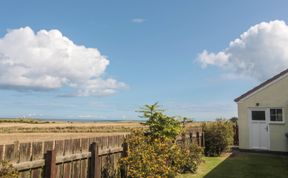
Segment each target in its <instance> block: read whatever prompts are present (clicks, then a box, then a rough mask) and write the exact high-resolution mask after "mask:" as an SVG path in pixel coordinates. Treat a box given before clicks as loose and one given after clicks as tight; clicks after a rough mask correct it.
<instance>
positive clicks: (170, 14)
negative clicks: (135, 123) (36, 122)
mask: <svg viewBox="0 0 288 178" xmlns="http://www.w3.org/2000/svg"><path fill="white" fill-rule="evenodd" d="M287 5H288V3H287V2H286V1H281V0H279V1H272V0H271V1H268V0H267V1H260V0H259V1H256V0H255V1H248V0H243V1H234V2H232V1H228V0H220V1H207V0H202V1H188V0H183V1H162V0H158V1H152V0H151V1H150V0H149V1H132V0H131V1H128V0H123V1H111V0H107V1H73V0H72V1H54V0H51V1H45V2H44V1H14V0H9V1H2V2H1V7H2V8H1V11H0V38H1V39H3V38H4V36H5V34H9V33H10V32H11V31H13V29H14V30H15V29H16V30H17V29H20V28H24V27H27V28H26V30H27V31H29V30H30V31H31V30H32V31H33V32H34V33H37V32H38V31H39V30H43V29H44V30H45V31H46V32H49V31H50V30H52V29H57V31H59V32H61V33H62V35H63V36H65V37H67V38H68V39H69V40H70V41H73V42H74V44H76V45H78V46H79V45H83V46H85V50H84V52H83V53H81V54H86V53H88V52H87V50H86V48H96V49H97V50H99V52H100V53H101V56H103V57H105V60H106V61H109V65H107V66H106V67H105V69H104V71H103V72H102V73H101V75H100V76H97V77H95V76H94V75H92V74H91V75H89V76H88V77H86V78H85V80H87V81H85V82H83V81H80V80H78V79H77V80H72V78H71V79H69V81H68V82H62V80H61V82H62V83H60V84H59V85H56V84H55V85H53V87H52V89H51V88H48V89H47V88H45V87H46V86H45V87H43V86H44V84H43V85H42V83H41V87H42V88H41V87H40V89H39V86H40V84H39V85H38V84H37V85H36V84H35V85H34V86H27V85H26V84H25V85H24V84H23V86H22V85H21V86H18V85H16V84H15V82H16V80H14V79H11V81H7V80H6V79H3V82H1V79H0V86H1V90H0V97H1V100H0V108H1V109H0V117H22V116H27V117H29V116H31V117H40V118H61V119H67V118H75V119H81V118H82V119H137V113H136V112H135V110H137V109H138V108H139V107H140V106H142V105H144V104H152V103H154V102H159V103H160V104H161V105H162V106H163V108H164V109H166V113H167V114H170V115H181V116H186V117H190V118H194V119H196V120H212V119H215V118H219V117H226V118H229V117H232V116H236V115H237V108H236V104H235V103H234V101H233V100H234V98H236V97H238V96H239V95H241V94H243V93H244V92H245V91H247V90H248V89H251V87H253V86H255V85H257V84H259V83H260V82H261V81H263V80H265V79H267V78H268V77H270V76H271V75H274V74H275V73H277V72H280V71H281V70H282V69H283V66H284V67H287V65H286V64H287V62H286V61H285V56H284V57H283V60H281V62H282V63H283V64H284V65H280V67H279V66H278V67H275V69H273V72H271V73H263V71H266V70H269V68H268V67H269V66H268V65H267V64H270V63H265V60H264V59H263V60H262V61H261V60H260V59H259V58H257V56H256V58H255V56H252V57H251V58H250V56H251V55H250V54H251V53H249V50H245V51H244V53H245V54H246V52H247V51H248V52H247V55H244V57H245V59H243V60H244V61H245V60H246V59H247V60H248V59H249V61H248V62H247V60H246V61H245V62H246V63H245V62H244V63H245V64H247V63H249V64H250V60H251V61H254V62H253V66H258V67H254V68H253V69H251V70H249V71H246V70H245V69H244V68H245V67H244V68H241V69H239V68H237V66H238V65H239V63H235V62H231V61H235V58H236V57H235V58H233V56H239V55H238V53H237V54H235V53H236V52H235V51H237V49H238V48H237V49H235V48H234V47H229V43H230V42H231V41H234V40H235V39H237V38H240V39H241V37H240V35H241V34H242V33H244V32H247V31H248V30H249V28H250V27H252V26H256V27H255V28H259V29H261V27H262V26H264V27H263V28H265V27H267V26H268V27H270V26H276V27H277V28H278V27H279V26H281V24H280V25H279V23H277V24H274V23H269V22H271V21H275V20H281V22H287V21H288V11H287V8H286V7H287ZM261 22H266V23H267V24H266V25H265V24H264V25H263V24H262V26H260V25H259V24H260V23H261ZM257 24H258V25H259V26H257ZM285 25H286V24H284V25H283V24H282V27H283V28H284V29H285ZM268 27H267V28H268ZM276 27H275V28H276ZM28 28H29V29H28ZM263 28H262V29H263ZM279 28H281V27H279ZM285 30H286V29H285ZM19 33H21V34H22V32H19ZM271 33H272V34H273V31H272V32H271V31H268V32H267V31H264V32H263V34H264V35H265V34H266V35H267V34H271ZM275 33H276V34H279V31H276V32H275ZM25 34H26V33H25ZM249 34H250V33H248V37H247V40H246V38H244V37H243V39H242V40H243V41H245V40H246V41H245V42H247V41H248V42H250V40H249V39H250V38H252V37H253V34H252V37H251V35H250V36H249ZM257 34H258V33H257ZM257 34H256V37H257V39H258V37H259V36H261V34H262V33H261V30H260V32H259V34H260V35H257ZM285 34H286V33H283V34H281V35H280V37H279V38H281V39H282V37H283V38H284V35H285ZM254 35H255V34H254ZM11 36H12V35H11ZM262 36H263V35H262ZM262 36H261V37H262ZM267 36H269V35H267ZM278 36H279V35H278ZM18 37H19V36H16V37H15V38H13V39H14V44H15V43H17V41H18V40H19V39H18ZM259 38H260V37H259ZM253 39H254V38H253ZM265 40H266V41H269V38H264V42H265ZM3 41H4V40H3ZM20 41H21V40H20ZM248 42H247V43H248ZM260 42H263V40H260ZM264 42H263V43H264ZM284 42H286V41H285V40H284ZM2 43H3V44H2V46H1V44H0V53H1V50H2V53H3V54H4V55H6V56H8V57H9V54H11V56H13V55H14V54H15V53H19V56H22V52H21V50H20V51H13V50H14V49H13V45H14V44H13V43H12V44H11V43H10V42H9V40H6V41H4V42H2ZM19 43H21V42H19ZM23 43H24V42H23ZM25 44H26V43H25ZM249 44H250V43H249ZM252 44H254V45H257V44H258V43H252ZM23 45H24V44H23ZM7 46H8V47H11V46H12V47H11V48H9V50H6V48H8V47H7ZM24 46H25V45H24ZM275 46H276V45H274V46H273V47H275ZM25 47H27V46H25ZM264 47H267V46H264ZM264 47H263V48H264ZM27 48H28V47H27ZM230 48H231V49H230ZM273 49H274V48H273ZM277 49H278V48H277V47H275V49H274V50H275V51H277ZM204 50H207V51H206V52H207V55H206V57H205V56H204V53H203V52H204ZM281 50H284V51H285V50H286V49H281ZM3 51H4V52H3ZM6 51H8V52H7V54H6ZM221 52H223V54H224V57H223V56H222V57H221V55H220V54H221ZM268 52H269V54H271V56H274V57H275V56H276V55H274V52H273V51H269V50H268ZM201 54H203V55H202V56H201ZM218 54H219V55H218ZM230 54H232V55H230ZM241 54H242V53H241ZM277 54H278V53H277ZM23 55H24V56H25V55H26V53H24V52H23ZM89 55H90V53H89ZM91 55H92V54H91ZM93 55H94V53H93ZM213 55H214V56H213ZM261 55H263V54H261ZM261 55H260V54H259V55H258V56H261ZM19 56H18V57H19ZM203 56H204V57H203ZM215 56H216V57H215ZM219 56H220V57H219ZM227 56H229V57H227ZM231 56H232V57H231ZM247 56H248V57H247ZM26 57H27V56H26ZM98 57H99V56H98ZM240 57H241V56H240ZM240 57H239V61H242V59H241V58H240ZM253 57H254V58H253ZM56 58H57V57H56ZM78 58H79V57H78ZM78 58H77V57H75V60H77V59H78ZM1 59H2V58H1V56H0V61H1ZM3 59H4V58H3ZM237 59H238V58H237ZM11 60H14V58H12V57H11ZM25 60H26V59H25ZM47 60H50V58H47ZM53 60H54V59H53ZM81 60H82V59H81ZM91 60H92V61H93V59H91ZM227 60H228V61H229V62H227ZM273 60H274V58H273V59H272V58H271V59H270V58H269V59H267V61H269V62H271V61H272V62H273ZM211 61H212V62H211ZM223 61H224V62H223ZM239 61H238V62H239ZM263 61H264V62H263ZM283 61H284V62H283ZM22 62H23V61H22ZM34 62H35V61H34ZM46 62H47V61H45V60H43V66H46V65H47V66H48V64H50V62H47V63H46ZM81 62H82V63H83V62H84V63H85V60H82V61H81ZM24 63H27V65H30V63H29V59H27V60H26V61H24ZM75 64H78V63H77V61H76V62H75ZM241 64H242V63H241ZM97 65H98V63H97V64H95V67H96V68H97ZM33 66H34V67H35V65H34V63H33V65H32V64H31V66H30V67H33ZM59 66H60V64H59ZM2 67H3V66H2ZM56 67H57V61H56V63H55V68H56ZM62 67H63V68H61V67H59V70H61V69H63V70H64V69H65V70H66V69H67V70H68V69H69V71H70V68H67V66H62ZM86 67H87V66H86ZM51 68H53V66H52V67H51V66H50V67H49V68H48V67H47V68H45V69H47V70H51ZM0 69H2V68H1V65H0ZM73 69H76V68H73ZM77 69H78V68H77ZM2 70H3V69H2ZM14 70H16V69H15V68H12V67H11V71H14ZM43 70H44V69H43ZM57 70H58V69H57ZM57 70H56V69H55V71H56V73H57ZM3 71H4V70H3ZM3 71H2V72H1V71H0V78H1V75H2V77H3V78H7V76H8V74H7V73H5V71H4V72H3ZM31 71H32V73H33V74H35V73H37V72H35V70H34V69H31V70H30V69H29V72H31ZM251 71H256V72H255V73H254V72H253V73H252V72H251ZM258 71H259V72H258ZM78 72H80V73H81V72H83V73H85V72H86V71H85V70H82V71H81V70H80V69H79V71H78ZM257 72H258V73H257ZM29 74H30V73H29ZM31 75H32V74H31ZM35 75H36V74H35ZM37 75H38V74H37ZM41 75H43V76H44V74H43V73H41ZM47 75H48V74H47ZM47 75H46V74H45V76H47ZM59 75H60V74H59ZM63 75H64V74H63ZM65 75H66V74H65ZM67 75H68V74H67ZM69 75H70V74H69ZM87 75H88V74H87ZM29 76H30V75H29ZM61 76H62V74H61ZM85 76H86V75H85ZM259 76H263V77H259ZM66 77H68V78H69V77H70V76H66ZM89 77H90V78H89ZM35 78H36V77H32V78H30V79H31V81H30V79H29V82H33V81H32V80H33V79H35ZM95 78H96V79H99V80H100V79H101V81H102V80H103V83H104V85H106V84H107V82H106V80H107V79H108V78H113V80H115V81H116V83H114V84H113V87H111V85H108V84H107V86H108V88H109V87H110V88H109V90H106V88H105V92H104V94H103V90H104V89H102V88H100V89H98V88H97V92H94V90H93V92H91V90H89V91H88V89H87V88H88V87H84V86H82V85H86V84H87V83H89V82H91V81H93V82H94V81H95V80H94V79H95ZM40 79H41V78H40ZM57 79H58V78H57ZM73 79H74V78H73ZM9 82H10V83H9ZM117 82H118V83H117ZM67 83H68V84H67ZM33 84H34V83H33ZM19 85H20V84H19ZM75 85H77V86H76V87H75ZM80 85H81V86H80ZM49 86H50V85H49ZM71 86H72V87H71ZM90 86H91V87H92V85H90V83H89V87H90ZM94 86H95V85H93V87H94ZM29 87H30V88H29ZM97 87H98V86H97ZM111 88H112V89H111ZM46 89H47V90H46ZM90 89H91V88H90ZM93 89H94V88H93ZM78 90H79V91H80V90H81V91H82V90H85V91H87V92H86V93H85V94H84V95H81V94H79V95H78V94H77V95H71V96H70V95H69V96H68V95H67V96H66V93H68V94H70V93H74V92H75V91H76V92H77V91H78ZM100 90H101V91H100ZM107 93H108V94H107ZM63 95H64V96H63Z"/></svg>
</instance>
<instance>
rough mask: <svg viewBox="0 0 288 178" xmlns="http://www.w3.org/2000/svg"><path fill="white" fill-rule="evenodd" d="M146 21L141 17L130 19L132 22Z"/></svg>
mask: <svg viewBox="0 0 288 178" xmlns="http://www.w3.org/2000/svg"><path fill="white" fill-rule="evenodd" d="M145 21H146V19H142V18H134V19H132V20H131V22H132V23H144V22H145Z"/></svg>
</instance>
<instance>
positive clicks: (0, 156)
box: [0, 145, 4, 161]
mask: <svg viewBox="0 0 288 178" xmlns="http://www.w3.org/2000/svg"><path fill="white" fill-rule="evenodd" d="M3 159H4V145H0V161H2V160H3Z"/></svg>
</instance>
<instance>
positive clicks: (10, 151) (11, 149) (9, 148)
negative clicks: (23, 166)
mask: <svg viewBox="0 0 288 178" xmlns="http://www.w3.org/2000/svg"><path fill="white" fill-rule="evenodd" d="M15 151H16V150H15V145H14V144H8V145H5V152H4V160H6V161H9V162H11V163H16V160H15Z"/></svg>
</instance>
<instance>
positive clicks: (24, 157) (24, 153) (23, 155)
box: [18, 143, 32, 178]
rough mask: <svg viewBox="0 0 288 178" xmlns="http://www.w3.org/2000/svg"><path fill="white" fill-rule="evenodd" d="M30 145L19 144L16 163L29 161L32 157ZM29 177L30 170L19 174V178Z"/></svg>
mask: <svg viewBox="0 0 288 178" xmlns="http://www.w3.org/2000/svg"><path fill="white" fill-rule="evenodd" d="M31 152H32V143H20V145H19V161H18V162H25V161H30V159H31V155H32V153H31ZM30 176H31V171H30V170H25V171H23V172H20V174H19V177H20V178H27V177H30Z"/></svg>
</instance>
